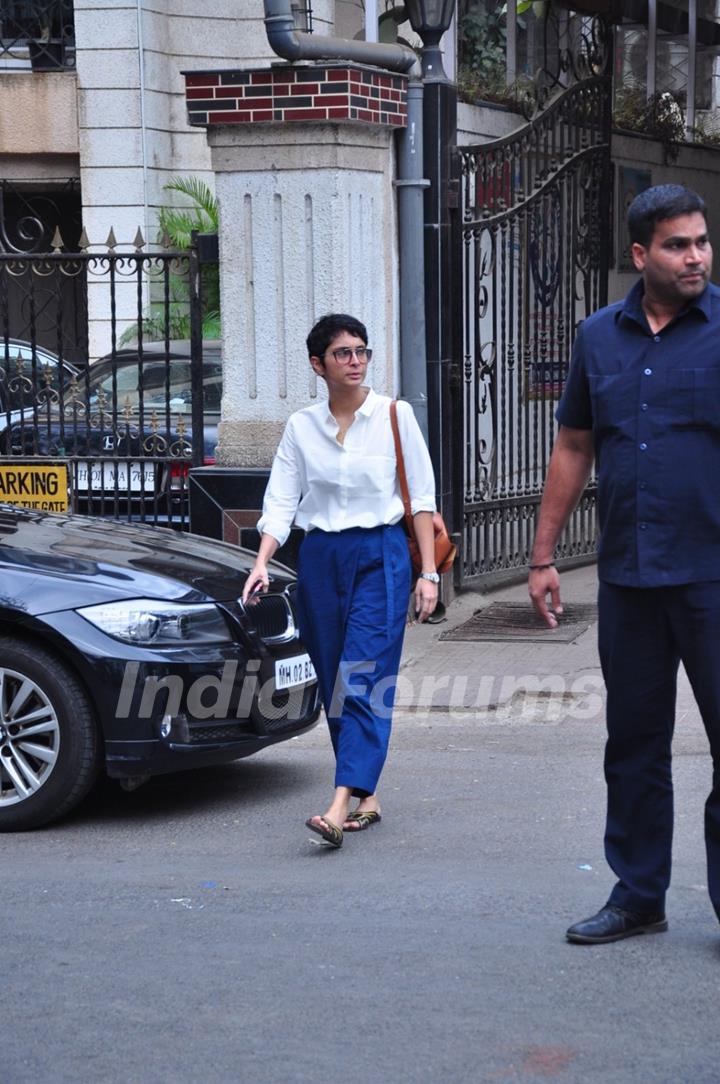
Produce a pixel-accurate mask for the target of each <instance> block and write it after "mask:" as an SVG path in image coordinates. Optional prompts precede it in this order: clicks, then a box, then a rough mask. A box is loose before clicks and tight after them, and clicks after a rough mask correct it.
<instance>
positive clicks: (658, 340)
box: [655, 335, 660, 343]
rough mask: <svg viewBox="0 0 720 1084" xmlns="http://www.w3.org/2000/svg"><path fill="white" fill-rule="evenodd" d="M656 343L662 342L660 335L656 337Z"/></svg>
mask: <svg viewBox="0 0 720 1084" xmlns="http://www.w3.org/2000/svg"><path fill="white" fill-rule="evenodd" d="M655 342H656V343H659V342H660V336H659V335H656V336H655Z"/></svg>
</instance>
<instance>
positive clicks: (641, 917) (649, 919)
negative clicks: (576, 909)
mask: <svg viewBox="0 0 720 1084" xmlns="http://www.w3.org/2000/svg"><path fill="white" fill-rule="evenodd" d="M667 928H668V924H667V919H666V918H665V915H663V914H661V913H660V912H655V913H650V914H647V913H646V914H643V913H641V912H639V911H623V909H622V908H621V907H614V906H613V904H611V903H609V904H607V905H606V906H605V907H602V908H601V909H600V910H599V911H598V913H597V914H596V915H593V916H592V918H586V919H583V921H582V922H576V923H575V925H574V926H571V927H570V929H569V930H568V931H567V933H566V935H565V936H566V937H567V939H568V941H572V942H574V944H576V945H604V944H605V942H606V941H621V940H622V938H623V937H634V935H635V934H636V933H664V931H665V930H666V929H667Z"/></svg>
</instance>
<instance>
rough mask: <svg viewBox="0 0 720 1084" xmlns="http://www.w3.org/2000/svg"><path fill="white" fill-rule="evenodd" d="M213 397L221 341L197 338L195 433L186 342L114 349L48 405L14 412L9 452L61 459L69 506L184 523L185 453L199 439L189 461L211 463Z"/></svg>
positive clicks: (216, 402) (218, 384)
mask: <svg viewBox="0 0 720 1084" xmlns="http://www.w3.org/2000/svg"><path fill="white" fill-rule="evenodd" d="M221 398H222V360H221V356H220V344H219V342H214V341H208V342H205V343H203V365H202V405H203V410H202V422H203V428H202V432H201V433H200V434H195V433H194V432H193V419H192V399H193V372H192V364H191V354H190V343H189V342H187V341H184V340H183V341H173V342H170V343H169V344H165V343H153V342H151V343H145V344H144V345H143V347H142V351H139V350H138V347H137V346H135V347H128V348H122V349H118V350H116V351H114V352H113V353H111V354H108V355H106V356H105V357H102V358H100V359H99V360H98V361H96V362H93V363H92V365H90V366H89V368H88V369H87V370H85V371H84V372H82V373H80V374H78V375H77V378H76V379H74V380H73V379H71V380H70V382H69V383H68V384H66V385H65V386H64V387H63V390H62V394H61V396H60V397H56V398H55V400H54V401H53V402H52V403H51V404H50V406H49V408H48V409H47V410H45V411H40V412H38V411H36V412H35V413H34V414H33V413H31V412H29V411H25V412H24V414H23V415H22V416H21V417H17V418H16V420H15V425H14V426H13V429H12V449H11V451H12V455H14V456H16V457H18V458H23V459H25V460H28V459H32V458H40V459H44V460H53V461H55V460H57V459H61V460H65V459H66V460H68V464H69V467H70V472H71V473H70V479H71V488H72V507H73V509H74V510H75V511H78V512H82V513H86V514H90V515H99V516H113V517H115V518H122V519H130V520H132V519H135V520H141V521H146V522H152V523H163V524H168V523H169V524H173V525H178V526H185V525H187V520H188V492H187V475H188V471H189V468H190V466H191V463H192V460H193V449H194V446H195V445H196V444H197V442H198V441H199V442H200V448H199V449H196V457H197V460H198V461H199V462H202V463H203V464H205V465H209V464H212V463H214V461H215V460H214V455H215V447H216V445H217V441H218V422H219V420H220V401H221ZM0 450H1V448H0Z"/></svg>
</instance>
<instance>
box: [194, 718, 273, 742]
mask: <svg viewBox="0 0 720 1084" xmlns="http://www.w3.org/2000/svg"><path fill="white" fill-rule="evenodd" d="M256 735H257V729H256V728H255V727H254V726H251V725H249V724H248V723H246V722H240V723H227V724H225V725H224V726H223V725H221V726H203V725H200V726H198V725H197V724H195V725H193V726H191V727H190V744H191V745H200V744H204V743H206V742H208V743H215V742H225V741H240V739H241V738H250V737H255V736H256Z"/></svg>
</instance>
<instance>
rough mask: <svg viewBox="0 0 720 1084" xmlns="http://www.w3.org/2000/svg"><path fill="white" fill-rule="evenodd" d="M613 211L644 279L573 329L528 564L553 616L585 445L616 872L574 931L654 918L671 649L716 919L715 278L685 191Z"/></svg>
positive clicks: (671, 189)
mask: <svg viewBox="0 0 720 1084" xmlns="http://www.w3.org/2000/svg"><path fill="white" fill-rule="evenodd" d="M628 226H629V231H630V240H631V242H632V257H633V262H634V264H635V267H636V268H637V270H638V271H639V272H640V273H641V278H640V280H639V281H638V282H637V283H636V284H635V286H634V287H633V288H632V290H631V291H630V293H629V294H628V296H627V297H626V298H625V300H624V301H621V302H618V303H617V304H615V305H610V306H608V307H607V308H605V309H602V310H601V311H600V312H597V313H595V314H594V315H593V316H591V317H589V318H588V319H587V320H586V321H585V322H584V324H583V325H582V327H581V329H580V331H579V333H578V336H577V339H576V341H575V347H574V350H573V358H572V362H571V366H570V372H569V374H568V380H567V384H566V387H565V392H564V394H563V397H562V399H561V401H560V404H559V407H558V410H557V419H558V422H559V423H560V429H559V432H558V435H557V439H556V441H555V445H554V448H553V454H552V457H551V460H550V466H549V469H548V476H547V481H546V485H545V492H544V495H543V501H542V505H541V508H540V514H539V518H538V526H537V531H536V536H535V545H534V549H533V556H532V562H531V565H530V569H531V571H530V580H529V589H530V595H531V598H532V601H533V603H534V605H535V607H536V609H537V610H538V612H539V613H540V614H541V615H542V617H543V618H544V619H545V621H546V622H547V624H548V625H549V626H550V627H554V626H555V625H556V624H557V617H556V616H555V615H556V614H560V613H562V604H561V601H560V583H559V577H558V574H557V571H556V569H555V567H554V565H553V552H554V548H555V544H556V542H557V540H558V538H559V536H560V533H561V531H562V529H563V527H564V526H565V524H566V523H567V520H568V518H569V516H570V514H571V512H572V510H573V509H574V507H575V505H576V504H577V502H578V500H579V498H580V495H581V493H582V492H583V490H584V488H585V485H586V483H587V480H588V477H589V474H590V470H591V467H592V464H593V460H595V462H596V470H597V477H598V512H599V519H600V546H599V552H598V572H599V578H600V589H599V596H598V616H599V648H600V660H601V664H602V669H603V676H604V679H605V684H606V687H607V730H608V739H607V745H606V750H605V778H606V782H607V790H608V807H607V823H606V831H605V854H606V857H607V860H608V863H609V865H610V866H611V868H612V870H613V871H614V873H615V874H616V876H617V878H618V880H617V883H616V885H615V887H614V888H613V890H612V892H611V894H610V898H609V900H608V902H607V903H606V905H605V906H604V907H603V908H601V910H600V911H599V912H598V913H597V914H596V915H593V916H592V917H591V918H589V919H585V920H584V921H582V922H578V923H576V924H575V925H574V926H571V927H570V929H569V930H568V931H567V937H568V940H570V941H573V942H577V943H581V944H598V943H603V942H606V941H617V940H619V939H620V938H622V937H630V936H632V935H633V934H638V933H656V932H657V933H659V932H661V931H663V930H666V929H667V921H666V918H665V893H666V890H667V887H668V885H669V883H670V853H671V844H672V830H673V792H672V773H671V741H672V734H673V726H674V717H675V693H676V676H677V671H678V666H679V663H680V662H681V661H682V663H683V665H684V667H685V670H686V672H687V674H688V677H689V679H690V682H691V684H692V688H693V692H694V694H695V698H696V700H697V703H698V706H699V708H700V711H701V714H702V717H703V722H704V724H705V729H706V731H707V735H708V738H709V741H710V749H711V753H712V758H713V770H714V779H713V789H712V790H711V792H710V796H709V797H708V799H707V803H706V806H705V839H706V846H707V862H708V885H709V890H710V898H711V900H712V902H713V905H714V907H715V911H716V913H717V915H718V918H719V919H720V487H718V486H717V483H718V480H719V479H720V290H718V289H717V287H715V286H713V285H711V284H710V281H709V280H710V272H711V270H712V249H711V247H710V242H709V240H708V233H707V223H706V207H705V203H704V202H703V200H702V199H701V198H700V197H699V196H698V195H697V194H696V193H695V192H692V191H690V190H689V189H686V188H683V187H681V186H680V185H659V186H657V187H655V188H650V189H648V190H647V191H645V192H642V193H640V195H639V196H637V197H636V198H635V200H634V201H633V202H632V204H631V206H630V209H629V212H628ZM548 597H549V599H550V606H549V605H548Z"/></svg>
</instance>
